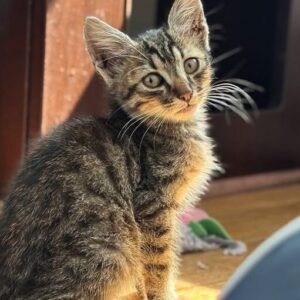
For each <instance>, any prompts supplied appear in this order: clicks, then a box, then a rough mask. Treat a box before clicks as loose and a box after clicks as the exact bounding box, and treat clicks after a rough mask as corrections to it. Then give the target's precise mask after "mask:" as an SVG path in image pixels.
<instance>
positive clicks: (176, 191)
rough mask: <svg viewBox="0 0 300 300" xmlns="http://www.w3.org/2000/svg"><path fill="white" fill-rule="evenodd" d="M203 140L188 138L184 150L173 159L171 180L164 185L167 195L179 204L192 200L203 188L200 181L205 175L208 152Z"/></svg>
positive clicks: (208, 158) (182, 204)
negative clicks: (174, 174)
mask: <svg viewBox="0 0 300 300" xmlns="http://www.w3.org/2000/svg"><path fill="white" fill-rule="evenodd" d="M206 147H207V145H205V144H204V143H203V142H201V141H199V140H196V139H190V140H188V141H187V142H186V144H185V151H184V152H183V153H182V154H181V155H179V156H178V157H177V159H176V160H175V161H174V162H175V163H174V166H173V168H174V170H175V171H176V174H177V175H176V176H174V180H173V182H170V184H168V185H167V186H166V195H167V197H168V198H169V199H170V200H171V201H172V202H174V203H175V204H177V205H179V206H184V205H186V204H187V203H188V202H191V201H194V200H195V199H194V198H195V197H197V195H198V194H199V193H200V191H201V189H202V188H203V187H202V186H201V185H202V184H203V183H202V182H201V181H202V179H204V177H206V172H207V170H206V169H207V161H208V160H210V157H209V156H210V154H209V153H208V152H209V151H207V149H206Z"/></svg>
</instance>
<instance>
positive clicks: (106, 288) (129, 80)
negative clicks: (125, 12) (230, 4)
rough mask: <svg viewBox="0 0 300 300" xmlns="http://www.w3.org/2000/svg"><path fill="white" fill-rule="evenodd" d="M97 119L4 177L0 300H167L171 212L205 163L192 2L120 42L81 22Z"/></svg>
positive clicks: (198, 187)
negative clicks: (100, 109)
mask: <svg viewBox="0 0 300 300" xmlns="http://www.w3.org/2000/svg"><path fill="white" fill-rule="evenodd" d="M84 35H85V42H86V46H87V49H88V52H89V54H90V55H91V58H92V61H93V64H94V66H95V69H96V71H97V72H98V73H99V74H100V75H101V76H102V77H103V78H104V80H105V81H106V83H107V86H108V89H109V91H110V95H111V98H110V103H111V106H112V108H113V110H112V112H111V114H110V115H109V116H108V118H107V119H101V118H86V119H77V120H73V121H70V122H66V123H64V124H62V125H61V126H58V127H57V128H56V129H55V130H54V131H53V132H52V133H50V134H49V135H47V136H45V137H43V138H41V139H40V140H39V141H38V142H37V143H36V144H35V145H34V146H33V148H32V149H31V151H30V153H29V154H28V155H27V157H26V158H25V161H24V163H23V166H22V167H21V168H20V170H19V172H18V174H17V175H16V177H15V179H14V181H13V183H12V185H11V187H10V192H9V195H8V197H7V199H6V203H5V208H4V212H3V216H2V219H1V224H0V228H1V230H0V299H1V300H4V299H5V300H10V299H19V300H23V299H27V300H36V299H97V300H100V299H116V298H118V297H119V296H120V295H121V294H122V293H123V292H124V291H125V292H126V291H128V287H129V286H130V285H134V286H135V287H136V290H137V297H138V298H139V299H148V300H150V299H151V300H174V299H177V297H176V293H175V288H174V286H175V284H174V283H175V278H176V269H177V258H176V252H177V251H176V249H177V240H178V233H177V229H178V216H179V214H180V212H182V211H183V210H184V209H185V208H186V207H187V206H188V205H191V204H192V203H194V202H195V201H196V200H198V198H199V195H201V194H202V193H203V191H204V190H205V188H206V187H207V183H208V181H209V179H210V177H211V174H212V172H213V171H214V170H216V169H217V162H216V159H215V157H214V154H213V150H212V149H213V146H212V141H211V139H210V138H208V137H207V135H206V128H207V124H206V123H207V121H206V102H205V100H206V97H207V95H208V93H209V91H210V84H211V77H212V68H211V60H210V49H209V40H208V35H209V32H208V27H207V23H206V20H205V16H204V12H203V8H202V4H201V3H200V1H199V0H176V1H175V2H174V5H173V7H172V10H171V12H170V15H169V20H168V26H167V27H163V28H161V29H158V30H150V31H148V32H146V33H145V34H143V35H141V36H139V37H138V38H137V39H136V40H132V39H131V38H129V37H128V36H127V35H125V34H123V33H121V32H120V31H118V30H116V29H114V28H112V27H111V26H109V25H108V24H106V23H104V22H103V21H100V20H98V19H97V18H95V17H88V18H87V19H86V21H85V28H84Z"/></svg>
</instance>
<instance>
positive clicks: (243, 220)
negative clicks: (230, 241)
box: [177, 184, 300, 300]
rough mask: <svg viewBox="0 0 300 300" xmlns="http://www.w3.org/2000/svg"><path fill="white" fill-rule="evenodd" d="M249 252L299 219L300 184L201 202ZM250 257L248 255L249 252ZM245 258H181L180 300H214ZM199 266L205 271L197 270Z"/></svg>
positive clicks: (200, 255) (214, 255)
mask: <svg viewBox="0 0 300 300" xmlns="http://www.w3.org/2000/svg"><path fill="white" fill-rule="evenodd" d="M201 207H202V208H204V209H205V210H206V211H207V212H208V213H209V214H210V215H211V216H213V217H215V218H216V219H218V220H220V221H221V222H222V223H223V224H224V225H225V227H226V228H227V229H228V231H229V232H230V234H231V235H232V236H233V237H234V238H235V239H239V240H242V241H245V242H246V243H247V245H248V247H249V250H250V252H251V251H252V250H253V249H255V248H256V247H257V245H258V244H260V243H261V242H262V241H264V240H265V239H266V238H267V237H268V236H270V235H271V234H272V233H274V232H275V231H276V230H277V229H279V228H280V227H281V226H283V225H284V224H286V223H287V222H289V221H290V220H292V219H293V218H295V217H297V216H299V215H300V184H298V185H290V186H286V187H282V188H276V189H271V190H265V191H259V192H254V193H248V194H241V195H235V196H228V197H224V198H217V199H209V200H205V201H203V202H202V204H201ZM248 254H249V252H248ZM245 257H246V255H245V256H240V257H227V256H224V255H223V254H222V252H221V251H213V252H209V253H196V254H189V255H184V256H183V259H182V266H181V276H180V280H179V282H178V285H177V290H178V292H179V295H180V299H184V300H187V299H188V300H196V299H197V300H215V299H216V298H217V296H218V294H219V292H220V290H221V289H222V287H223V286H224V284H225V283H226V282H227V280H228V279H229V277H230V276H231V274H232V273H233V272H234V270H235V269H236V268H237V267H238V266H239V265H240V264H241V262H242V261H243V260H244V259H245ZM199 262H200V263H201V264H203V265H204V266H206V267H207V269H204V268H203V267H202V268H201V267H199Z"/></svg>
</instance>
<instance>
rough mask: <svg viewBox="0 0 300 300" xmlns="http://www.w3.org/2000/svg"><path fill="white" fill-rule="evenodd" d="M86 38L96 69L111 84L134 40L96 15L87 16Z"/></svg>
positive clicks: (85, 24)
mask: <svg viewBox="0 0 300 300" xmlns="http://www.w3.org/2000/svg"><path fill="white" fill-rule="evenodd" d="M84 39H85V44H86V48H87V50H88V52H89V54H90V56H91V58H92V61H93V63H94V66H95V68H96V71H97V72H98V73H99V74H100V75H101V76H102V77H103V79H104V80H105V81H106V83H107V84H108V85H109V86H110V84H111V82H112V80H113V79H114V78H115V76H116V74H118V73H119V71H120V67H121V66H122V60H124V56H126V55H128V54H129V53H130V51H132V46H134V42H133V41H132V40H131V39H130V37H129V36H128V35H126V34H124V33H122V32H121V31H119V30H117V29H115V28H113V27H111V26H110V25H108V24H107V23H105V22H103V21H101V20H99V19H98V18H96V17H86V19H85V23H84ZM122 58H123V59H122Z"/></svg>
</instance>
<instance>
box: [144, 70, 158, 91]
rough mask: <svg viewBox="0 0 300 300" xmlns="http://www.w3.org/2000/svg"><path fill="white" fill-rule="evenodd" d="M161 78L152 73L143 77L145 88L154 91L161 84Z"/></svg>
mask: <svg viewBox="0 0 300 300" xmlns="http://www.w3.org/2000/svg"><path fill="white" fill-rule="evenodd" d="M162 81H163V79H162V77H161V76H160V75H158V74H155V73H152V74H149V75H147V76H146V77H144V79H143V83H144V85H145V86H146V87H148V88H151V89H154V88H157V87H159V86H160V85H161V84H162Z"/></svg>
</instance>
